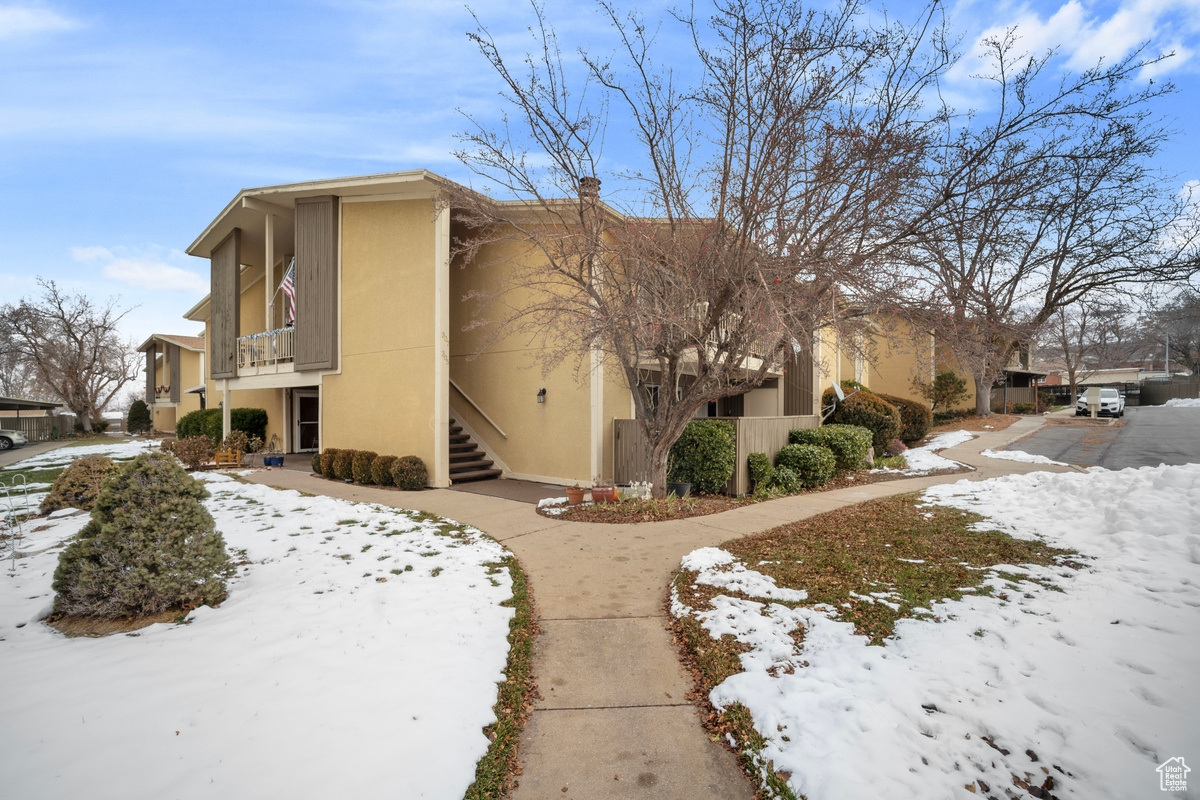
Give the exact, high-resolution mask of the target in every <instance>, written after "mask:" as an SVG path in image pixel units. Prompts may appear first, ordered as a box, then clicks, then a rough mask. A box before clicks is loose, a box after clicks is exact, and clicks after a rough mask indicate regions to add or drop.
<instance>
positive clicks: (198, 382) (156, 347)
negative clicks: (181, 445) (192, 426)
mask: <svg viewBox="0 0 1200 800" xmlns="http://www.w3.org/2000/svg"><path fill="white" fill-rule="evenodd" d="M138 351H139V352H142V353H145V354H146V393H145V400H146V405H147V406H149V407H150V409H151V420H152V422H153V429H154V430H155V431H158V432H160V433H174V432H175V423H176V421H178V420H179V418H180V417H182V416H183V415H184V414H187V413H188V412H191V411H198V410H200V409H202V408H204V407H205V372H204V337H203V336H181V335H177V334H167V333H156V334H153V335H152V336H150V338H148V339H146V341H144V342H142V344H141V346H140V347H138Z"/></svg>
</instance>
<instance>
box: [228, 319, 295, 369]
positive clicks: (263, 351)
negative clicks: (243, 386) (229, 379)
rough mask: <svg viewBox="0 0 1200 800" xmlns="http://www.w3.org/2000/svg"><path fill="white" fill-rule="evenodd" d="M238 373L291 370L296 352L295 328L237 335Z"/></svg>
mask: <svg viewBox="0 0 1200 800" xmlns="http://www.w3.org/2000/svg"><path fill="white" fill-rule="evenodd" d="M237 344H238V350H237V354H238V374H239V375H263V374H272V373H278V372H291V371H292V369H293V366H292V362H293V360H294V359H295V353H296V329H295V328H277V329H275V330H273V331H263V332H262V333H252V334H250V335H249V336H239V337H238V340H237Z"/></svg>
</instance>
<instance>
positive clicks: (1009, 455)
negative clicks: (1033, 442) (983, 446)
mask: <svg viewBox="0 0 1200 800" xmlns="http://www.w3.org/2000/svg"><path fill="white" fill-rule="evenodd" d="M980 455H983V456H987V457H988V458H998V459H1000V460H1001V461H1020V462H1022V463H1024V464H1051V465H1054V466H1056V467H1069V466H1071V465H1070V464H1066V463H1063V462H1062V461H1053V460H1051V459H1049V458H1046V457H1045V456H1039V455H1035V454H1033V453H1026V452H1025V451H1024V450H984V451H983V452H982V453H980Z"/></svg>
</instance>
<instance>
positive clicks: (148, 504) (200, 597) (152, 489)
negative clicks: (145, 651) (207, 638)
mask: <svg viewBox="0 0 1200 800" xmlns="http://www.w3.org/2000/svg"><path fill="white" fill-rule="evenodd" d="M207 496H208V492H207V491H206V490H205V489H204V487H203V486H202V485H201V484H200V482H199V481H197V480H195V479H194V478H192V477H191V476H189V475H188V474H187V473H186V472H184V471H183V469H182V468H181V467H180V466H179V464H178V463H176V461H175V459H174V458H172V457H171V456H170V455H169V454H167V453H162V452H149V453H142V454H141V455H139V456H137V457H136V458H135V459H134V460H133V461H131V462H130V463H128V464H126V465H124V466H122V467H121V468H120V470H119V471H118V472H116V473H114V474H112V475H110V476H109V477H108V478H106V479H105V481H104V483H103V485H102V487H101V489H100V494H99V495H98V496H97V498H96V503H95V506H94V507H93V508H92V518H91V521H89V522H88V524H87V525H85V526H84V528H83V530H81V531H80V532H79V534H78V535H77V536H76V537H75V539H74V541H72V542H71V544H69V545H68V546H67V547H66V549H64V550H63V552H62V554H61V555H60V556H59V560H58V569H56V570H55V572H54V583H53V586H54V591H55V592H57V593H58V594H57V596H56V597H55V600H54V611H55V613H56V614H70V615H81V616H88V617H98V618H102V619H114V618H118V617H139V616H144V615H148V614H157V613H160V612H163V611H167V610H170V609H180V610H189V609H192V608H195V607H197V606H200V605H215V604H216V603H219V602H220V601H221V600H222V599H224V597H225V581H226V580H227V579H228V578H229V577H231V576H232V575H233V572H234V569H233V566H232V564H231V563H230V560H229V554H228V553H227V552H226V551H225V539H224V537H222V536H221V534H220V533H218V532H217V531H216V530H215V526H214V523H213V518H212V517H211V516H210V515H209V513H208V511H206V510H205V508H204V506H203V505H202V504H201V502H200V501H201V500H203V499H204V498H205V497H207Z"/></svg>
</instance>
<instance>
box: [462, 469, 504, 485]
mask: <svg viewBox="0 0 1200 800" xmlns="http://www.w3.org/2000/svg"><path fill="white" fill-rule="evenodd" d="M500 474H501V472H500V470H498V469H477V470H475V471H474V472H460V473H457V474H452V475H451V476H450V482H451V483H464V482H465V481H485V480H489V479H491V478H499V477H500Z"/></svg>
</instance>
